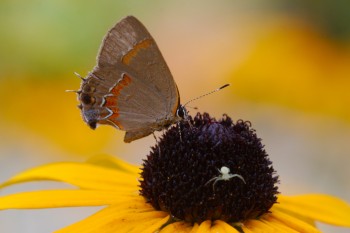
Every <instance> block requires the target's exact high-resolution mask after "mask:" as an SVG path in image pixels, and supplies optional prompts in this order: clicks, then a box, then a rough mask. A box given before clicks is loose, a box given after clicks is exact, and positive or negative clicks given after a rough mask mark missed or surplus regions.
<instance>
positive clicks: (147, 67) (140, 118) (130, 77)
mask: <svg viewBox="0 0 350 233" xmlns="http://www.w3.org/2000/svg"><path fill="white" fill-rule="evenodd" d="M77 75H78V74H77ZM78 76H79V77H81V76H80V75H78ZM81 79H82V82H81V86H80V89H79V90H78V91H77V94H78V100H79V101H80V104H79V105H78V107H79V108H80V109H81V112H82V117H83V120H84V121H85V122H86V123H87V124H88V125H89V126H90V128H92V129H95V128H96V126H97V125H100V124H102V125H103V124H105V125H111V126H114V127H115V128H117V129H119V130H123V131H126V133H125V137H124V142H132V141H134V140H136V139H140V138H143V137H146V136H148V135H150V134H152V133H153V132H154V131H160V130H163V129H165V128H167V127H169V126H170V125H172V124H174V123H176V122H179V121H181V120H183V119H185V118H186V117H187V110H186V109H185V107H184V106H183V105H181V104H180V96H179V91H178V88H177V86H176V83H175V81H174V79H173V77H172V75H171V73H170V70H169V68H168V66H167V64H166V62H165V60H164V58H163V56H162V54H161V52H160V50H159V49H158V46H157V44H156V42H155V41H154V39H153V38H152V36H151V35H150V33H149V32H148V31H147V29H146V28H145V26H143V25H142V23H141V22H140V21H139V20H137V19H136V18H135V17H133V16H127V17H126V18H124V19H122V20H121V21H120V22H118V23H117V24H116V25H115V26H114V27H113V28H112V29H110V30H109V31H108V32H107V35H106V36H105V37H104V39H103V41H102V44H101V46H100V51H99V53H98V56H97V64H96V66H95V67H94V68H93V70H92V71H91V72H90V73H89V74H88V75H87V77H86V78H83V77H81Z"/></svg>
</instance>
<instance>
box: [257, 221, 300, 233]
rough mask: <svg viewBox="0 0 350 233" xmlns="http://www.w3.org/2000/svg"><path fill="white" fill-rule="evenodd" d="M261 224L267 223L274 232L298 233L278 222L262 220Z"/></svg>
mask: <svg viewBox="0 0 350 233" xmlns="http://www.w3.org/2000/svg"><path fill="white" fill-rule="evenodd" d="M261 222H263V223H265V224H266V226H269V227H271V228H272V229H273V230H274V232H285V233H298V231H296V230H294V229H292V228H290V227H288V226H286V225H283V224H282V223H280V222H278V221H264V220H261Z"/></svg>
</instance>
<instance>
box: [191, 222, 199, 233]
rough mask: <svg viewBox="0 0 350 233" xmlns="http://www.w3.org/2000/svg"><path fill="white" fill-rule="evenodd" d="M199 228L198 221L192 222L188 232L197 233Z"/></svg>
mask: <svg viewBox="0 0 350 233" xmlns="http://www.w3.org/2000/svg"><path fill="white" fill-rule="evenodd" d="M198 229H199V225H198V223H195V224H193V227H192V230H191V231H190V233H197V232H198Z"/></svg>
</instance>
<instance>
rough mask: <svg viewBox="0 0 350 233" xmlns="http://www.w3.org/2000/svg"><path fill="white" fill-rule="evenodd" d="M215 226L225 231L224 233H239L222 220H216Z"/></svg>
mask: <svg viewBox="0 0 350 233" xmlns="http://www.w3.org/2000/svg"><path fill="white" fill-rule="evenodd" d="M214 224H215V225H217V226H220V227H221V229H222V230H223V231H222V232H227V233H238V231H237V230H236V229H235V228H234V227H233V226H231V225H229V224H228V223H226V222H224V221H221V220H216V221H215V222H214Z"/></svg>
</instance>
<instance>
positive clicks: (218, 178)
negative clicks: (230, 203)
mask: <svg viewBox="0 0 350 233" xmlns="http://www.w3.org/2000/svg"><path fill="white" fill-rule="evenodd" d="M215 179H216V180H215V181H214V183H213V192H215V184H216V183H217V182H218V181H219V180H223V179H222V177H216V178H215Z"/></svg>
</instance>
